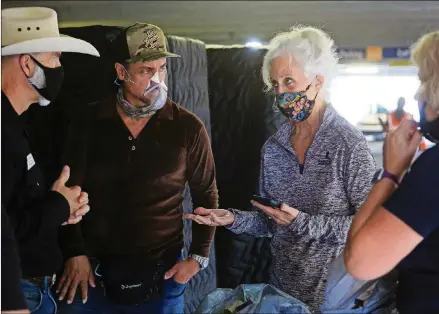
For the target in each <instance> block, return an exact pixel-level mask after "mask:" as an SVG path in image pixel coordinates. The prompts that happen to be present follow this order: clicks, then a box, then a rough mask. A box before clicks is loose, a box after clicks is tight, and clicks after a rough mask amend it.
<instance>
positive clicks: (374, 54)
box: [366, 46, 383, 61]
mask: <svg viewBox="0 0 439 314" xmlns="http://www.w3.org/2000/svg"><path fill="white" fill-rule="evenodd" d="M382 59H383V48H382V47H379V46H370V47H367V49H366V60H368V61H380V60H382Z"/></svg>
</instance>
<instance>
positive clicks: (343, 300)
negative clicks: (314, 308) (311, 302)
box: [320, 255, 397, 314]
mask: <svg viewBox="0 0 439 314" xmlns="http://www.w3.org/2000/svg"><path fill="white" fill-rule="evenodd" d="M396 282H397V281H396V274H395V273H394V272H391V273H389V274H388V275H386V276H383V277H381V278H379V279H375V280H370V281H367V280H357V279H355V278H354V277H352V276H351V275H350V274H349V273H348V272H347V270H346V267H345V265H344V260H343V255H340V256H339V257H338V258H336V259H335V260H334V262H333V263H332V265H331V267H330V268H329V270H328V284H327V287H326V291H325V300H324V303H323V304H322V305H321V306H320V311H321V312H322V313H323V314H327V313H328V314H329V313H331V314H354V313H357V314H367V313H374V314H378V313H387V312H390V311H391V310H393V308H394V307H395V296H396V294H395V292H396ZM357 300H364V302H362V303H363V304H361V303H357V304H358V305H356V301H357Z"/></svg>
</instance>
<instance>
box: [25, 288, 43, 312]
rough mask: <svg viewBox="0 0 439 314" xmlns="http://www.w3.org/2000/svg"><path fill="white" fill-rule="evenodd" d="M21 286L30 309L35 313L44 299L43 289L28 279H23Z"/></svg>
mask: <svg viewBox="0 0 439 314" xmlns="http://www.w3.org/2000/svg"><path fill="white" fill-rule="evenodd" d="M21 287H22V288H23V294H24V297H25V298H26V303H27V306H28V308H29V311H30V312H31V313H35V312H36V311H38V309H39V308H40V307H41V304H42V301H43V293H42V292H41V289H40V288H39V287H37V286H36V285H34V284H32V283H30V282H29V281H26V280H21Z"/></svg>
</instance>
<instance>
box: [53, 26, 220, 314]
mask: <svg viewBox="0 0 439 314" xmlns="http://www.w3.org/2000/svg"><path fill="white" fill-rule="evenodd" d="M114 47H115V55H116V58H115V59H116V62H115V69H116V73H117V81H116V83H117V85H119V90H118V92H117V95H111V97H109V98H108V99H106V100H104V101H102V102H101V103H100V104H98V105H96V106H95V107H94V109H95V110H94V111H93V112H90V114H89V115H87V117H90V119H89V122H88V123H86V124H83V123H81V124H80V125H76V126H75V125H73V126H72V127H71V131H70V132H69V133H70V134H73V135H74V136H75V140H70V139H68V140H67V147H68V151H69V152H70V153H66V156H67V160H69V164H72V169H73V165H75V166H74V170H73V172H72V175H74V177H75V178H81V179H80V180H78V181H77V182H74V184H79V185H81V186H84V187H87V191H88V192H89V193H90V195H91V196H92V198H91V206H92V207H93V212H91V213H90V214H89V215H87V217H85V218H84V220H83V221H82V222H81V224H78V225H75V226H68V227H67V228H63V230H62V231H61V233H62V238H63V239H64V245H63V244H61V246H62V248H63V251H64V252H66V255H65V258H66V259H67V261H66V263H65V268H64V273H63V275H62V276H61V277H60V281H59V284H57V290H58V292H59V295H60V299H61V300H65V301H67V302H64V301H63V302H60V303H59V308H60V312H61V313H88V312H89V311H90V310H91V309H93V310H94V311H97V312H99V313H119V312H123V313H182V312H183V306H184V297H183V294H184V290H185V286H186V283H187V282H188V281H189V280H190V279H191V278H192V277H193V276H194V275H195V274H196V273H197V272H198V271H200V269H203V268H205V267H207V265H208V261H209V259H208V256H209V251H210V246H211V242H212V240H213V235H214V232H215V228H214V227H209V226H202V225H197V224H194V225H193V226H192V243H191V247H190V251H189V257H188V258H186V259H185V258H183V256H182V249H183V243H184V239H183V206H182V202H183V194H184V189H185V184H186V183H188V184H189V187H190V189H191V195H192V201H193V204H194V208H195V207H199V206H213V207H214V208H217V207H218V191H217V188H216V180H215V166H214V160H213V155H212V151H211V147H210V141H209V137H208V135H207V132H206V129H205V126H204V125H203V123H202V122H201V120H200V119H199V118H197V117H196V116H195V115H194V114H192V113H190V112H189V111H188V110H186V109H184V108H183V107H181V106H179V105H177V104H175V103H174V102H172V101H171V100H170V99H169V98H167V87H166V84H165V79H166V76H167V72H166V62H167V58H170V57H178V56H177V55H175V54H172V53H170V52H168V51H167V49H166V37H165V35H164V34H163V32H162V30H161V29H160V28H158V27H157V26H155V25H151V24H142V23H136V24H134V25H132V26H130V27H128V28H126V29H124V30H123V31H122V32H121V33H120V35H119V36H118V37H117V38H116V39H115V41H114ZM80 134H82V135H80ZM70 161H71V162H70ZM95 275H96V276H95ZM89 284H90V285H91V286H92V287H95V288H93V289H88V285H89ZM77 288H78V291H77ZM71 303H73V304H71ZM83 303H84V304H83Z"/></svg>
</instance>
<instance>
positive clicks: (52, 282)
mask: <svg viewBox="0 0 439 314" xmlns="http://www.w3.org/2000/svg"><path fill="white" fill-rule="evenodd" d="M55 282H56V274H53V275H52V278H50V283H49V289H51V288H52V287H53V285H54V284H55Z"/></svg>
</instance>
